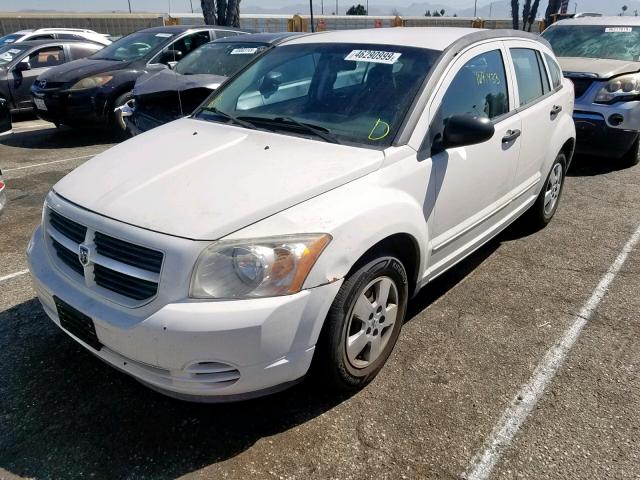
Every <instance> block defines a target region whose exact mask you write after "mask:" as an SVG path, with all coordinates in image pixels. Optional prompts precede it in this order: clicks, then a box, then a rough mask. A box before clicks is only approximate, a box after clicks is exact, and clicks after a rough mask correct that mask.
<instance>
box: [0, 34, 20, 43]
mask: <svg viewBox="0 0 640 480" xmlns="http://www.w3.org/2000/svg"><path fill="white" fill-rule="evenodd" d="M22 37H24V35H22V34H17V33H11V34H9V35H5V36H4V37H0V46H2V45H9V44H10V43H14V42H17V41H18V40H20V39H21V38H22Z"/></svg>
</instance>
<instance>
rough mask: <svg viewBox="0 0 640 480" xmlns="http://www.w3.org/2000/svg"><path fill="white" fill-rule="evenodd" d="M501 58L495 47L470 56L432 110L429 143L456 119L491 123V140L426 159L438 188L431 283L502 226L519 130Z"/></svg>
mask: <svg viewBox="0 0 640 480" xmlns="http://www.w3.org/2000/svg"><path fill="white" fill-rule="evenodd" d="M506 55H507V52H506V50H505V49H504V46H503V45H502V43H501V42H492V43H489V44H485V45H482V46H479V47H476V48H473V49H471V50H469V51H468V52H466V53H465V54H463V55H462V56H461V57H460V58H459V59H458V60H457V61H456V62H455V64H454V65H453V68H452V69H451V70H450V71H449V73H448V74H447V75H446V76H445V79H444V82H443V83H442V86H441V87H440V89H439V90H438V92H437V93H436V97H435V99H434V100H435V101H434V102H433V103H432V107H431V108H432V111H430V115H429V118H431V119H433V120H432V122H431V126H430V130H431V131H432V134H431V136H432V137H433V132H442V131H443V130H444V126H445V125H446V122H447V120H448V119H449V118H450V117H451V116H453V115H461V114H470V115H473V116H477V117H484V118H488V119H490V120H491V121H492V122H493V123H494V126H495V134H494V136H493V138H491V139H490V140H488V141H486V142H484V143H480V144H477V145H471V146H467V147H460V148H450V149H447V150H445V151H443V152H440V153H437V154H435V155H433V156H432V162H433V171H434V173H435V175H436V185H435V209H434V212H433V220H432V223H431V235H430V236H431V246H432V254H431V262H430V265H431V266H430V269H429V271H428V272H427V276H428V277H430V278H433V277H434V276H436V275H437V274H439V273H441V272H442V271H443V270H445V269H446V268H448V267H449V266H450V265H452V264H454V263H455V262H457V261H458V260H460V259H461V258H462V257H464V256H465V255H467V254H468V253H469V252H470V251H472V250H474V249H475V248H477V247H478V246H479V245H481V244H482V243H484V242H485V241H486V239H487V238H488V237H490V236H491V235H492V234H493V233H495V232H496V231H497V230H498V229H499V228H500V226H501V225H503V224H504V223H505V221H507V220H508V215H509V209H508V206H509V203H510V201H511V199H512V198H513V193H512V191H513V188H514V174H515V171H516V167H517V162H518V157H519V153H520V138H519V135H520V132H521V130H522V126H521V120H520V116H519V115H518V114H517V113H516V112H515V105H514V103H513V99H512V98H511V97H512V95H511V92H512V82H511V79H510V76H509V75H507V73H506V72H507V71H508V70H507V68H506V67H505V65H506V61H505V59H506V58H507V57H506Z"/></svg>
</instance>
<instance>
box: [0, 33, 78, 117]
mask: <svg viewBox="0 0 640 480" xmlns="http://www.w3.org/2000/svg"><path fill="white" fill-rule="evenodd" d="M65 61H66V54H65V50H64V46H63V45H62V44H60V45H55V44H54V45H51V44H49V45H46V46H42V47H38V48H35V49H33V50H31V51H30V53H28V54H27V55H25V56H24V57H22V59H21V60H20V61H19V62H28V63H29V66H30V69H29V70H23V71H18V70H17V69H15V68H13V70H12V72H11V75H10V79H9V89H10V91H11V96H12V98H13V101H14V104H15V105H16V107H17V108H20V109H31V85H33V82H35V80H36V78H38V77H39V76H40V75H42V74H43V73H44V72H46V71H47V70H49V69H50V68H51V67H55V66H57V65H62V64H63V63H65Z"/></svg>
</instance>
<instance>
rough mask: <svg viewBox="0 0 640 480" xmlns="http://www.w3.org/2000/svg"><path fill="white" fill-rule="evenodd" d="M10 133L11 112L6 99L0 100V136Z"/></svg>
mask: <svg viewBox="0 0 640 480" xmlns="http://www.w3.org/2000/svg"><path fill="white" fill-rule="evenodd" d="M10 131H11V111H10V110H9V102H8V101H7V99H6V98H0V135H3V134H5V133H7V132H10Z"/></svg>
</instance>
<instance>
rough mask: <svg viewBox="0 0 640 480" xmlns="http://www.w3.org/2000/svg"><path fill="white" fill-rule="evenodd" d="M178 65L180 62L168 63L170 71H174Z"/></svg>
mask: <svg viewBox="0 0 640 480" xmlns="http://www.w3.org/2000/svg"><path fill="white" fill-rule="evenodd" d="M177 64H178V62H176V61H174V60H171V61H170V62H167V67H169V69H170V70H173V69H174V68H176V65H177Z"/></svg>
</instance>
